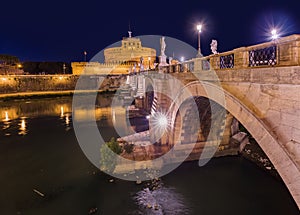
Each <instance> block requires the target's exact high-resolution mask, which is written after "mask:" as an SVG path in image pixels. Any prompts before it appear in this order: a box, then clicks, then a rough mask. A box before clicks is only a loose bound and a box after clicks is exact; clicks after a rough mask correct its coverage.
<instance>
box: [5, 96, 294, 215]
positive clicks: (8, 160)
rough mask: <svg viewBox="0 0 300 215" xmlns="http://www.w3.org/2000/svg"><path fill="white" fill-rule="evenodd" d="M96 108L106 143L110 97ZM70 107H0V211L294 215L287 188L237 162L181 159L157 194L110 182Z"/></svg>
mask: <svg viewBox="0 0 300 215" xmlns="http://www.w3.org/2000/svg"><path fill="white" fill-rule="evenodd" d="M97 104H98V107H97V110H96V119H97V121H98V126H99V130H100V131H101V134H102V136H103V137H104V139H106V140H109V139H110V138H111V137H112V136H117V134H116V132H115V130H114V129H112V123H111V120H112V112H111V109H110V97H109V96H108V95H102V96H100V97H99V98H98V102H97ZM71 107H72V100H71V98H70V97H61V98H52V99H32V100H21V101H8V102H2V103H0V111H1V117H2V118H1V127H0V128H1V130H0V169H1V171H0V214H3V215H10V214H26V215H27V214H28V215H35V214H37V215H41V214H43V215H44V214H49V215H50V214H51V215H53V214H55V215H59V214H62V215H65V214H72V215H74V214H75V215H76V214H79V215H81V214H83V215H84V214H88V213H89V211H90V210H93V209H94V210H96V209H97V211H96V213H95V214H101V215H123V214H132V215H134V214H149V215H150V214H166V215H175V214H197V215H210V214H213V215H215V214H230V215H232V214H249V215H253V214H255V215H259V214H261V215H266V214H272V215H275V214H276V215H280V214H282V215H294V214H299V211H298V208H297V206H296V204H295V203H294V201H293V199H292V197H291V195H290V194H289V192H288V190H287V188H286V186H285V185H284V183H283V182H281V181H278V180H277V179H275V178H274V177H272V176H271V175H269V174H268V173H267V172H265V171H263V170H262V169H260V168H259V167H257V166H256V165H255V164H253V163H251V162H249V161H248V160H246V159H244V158H242V157H223V158H214V159H212V160H211V161H210V162H209V163H208V164H207V165H206V166H204V167H201V168H200V167H198V166H197V162H186V163H184V164H182V165H181V166H180V167H179V168H177V169H176V170H175V171H173V172H171V173H170V174H168V175H166V176H164V177H162V178H161V181H160V182H158V183H159V188H158V189H156V190H149V189H147V188H145V187H146V183H147V182H145V183H143V184H141V185H137V184H135V183H134V182H129V181H123V180H120V179H115V180H114V181H113V182H110V179H111V177H110V176H108V175H106V174H104V173H102V172H100V171H99V170H98V169H97V168H96V167H95V166H93V165H92V164H91V163H90V162H89V161H88V159H87V158H86V157H85V155H84V154H83V152H82V151H81V148H80V146H79V144H78V143H77V140H76V137H75V134H74V130H73V127H72V114H71ZM122 108H123V107H121V106H120V111H122ZM123 109H124V108H123ZM84 114H85V113H82V116H81V117H84ZM78 117H80V116H78ZM38 192H39V193H38ZM149 203H151V204H152V203H153V204H155V205H157V208H156V209H157V210H154V209H148V208H147V207H148V204H149Z"/></svg>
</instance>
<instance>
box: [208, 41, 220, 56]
mask: <svg viewBox="0 0 300 215" xmlns="http://www.w3.org/2000/svg"><path fill="white" fill-rule="evenodd" d="M210 49H211V52H212V53H213V54H218V51H217V49H218V41H217V40H212V41H211V44H210Z"/></svg>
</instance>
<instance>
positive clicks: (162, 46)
mask: <svg viewBox="0 0 300 215" xmlns="http://www.w3.org/2000/svg"><path fill="white" fill-rule="evenodd" d="M166 46H167V45H166V42H165V37H162V38H160V55H161V56H166V54H165V51H166Z"/></svg>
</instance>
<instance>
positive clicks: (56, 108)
mask: <svg viewBox="0 0 300 215" xmlns="http://www.w3.org/2000/svg"><path fill="white" fill-rule="evenodd" d="M111 101H112V97H108V96H98V97H97V99H96V101H95V104H94V105H90V106H87V105H86V103H85V102H83V105H82V106H79V107H76V109H74V112H73V114H72V97H63V98H55V99H31V100H27V101H26V100H25V101H24V100H17V101H7V102H0V113H1V121H2V126H1V127H2V132H1V133H2V135H3V134H4V135H6V136H8V135H13V134H19V135H26V134H28V127H30V122H28V120H30V119H32V118H37V117H49V116H51V117H57V118H58V119H59V120H60V122H61V124H62V125H64V126H65V129H66V131H68V130H70V129H71V128H72V120H76V121H77V122H83V123H86V122H87V123H89V122H92V121H94V120H96V121H97V124H98V125H99V126H100V127H101V126H104V125H105V127H107V126H114V127H115V128H116V130H117V131H119V130H121V131H122V132H121V133H120V134H119V135H122V136H125V135H129V134H131V133H133V130H132V127H131V128H130V124H128V119H127V117H126V116H127V110H126V107H122V105H120V106H117V107H114V108H112V107H111ZM73 118H74V119H73ZM99 129H100V128H99Z"/></svg>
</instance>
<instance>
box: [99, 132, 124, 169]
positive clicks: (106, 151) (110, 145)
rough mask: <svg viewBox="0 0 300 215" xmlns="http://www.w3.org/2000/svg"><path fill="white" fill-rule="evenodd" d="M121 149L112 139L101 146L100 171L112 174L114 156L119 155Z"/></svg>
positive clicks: (114, 163) (114, 165) (114, 164)
mask: <svg viewBox="0 0 300 215" xmlns="http://www.w3.org/2000/svg"><path fill="white" fill-rule="evenodd" d="M121 152H122V148H121V146H120V145H119V143H118V142H117V141H116V140H115V138H114V137H112V138H111V139H110V141H109V142H106V143H105V145H102V146H101V148H100V154H101V158H100V169H101V170H104V171H108V172H113V171H114V169H115V167H116V154H117V155H119V154H121Z"/></svg>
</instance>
